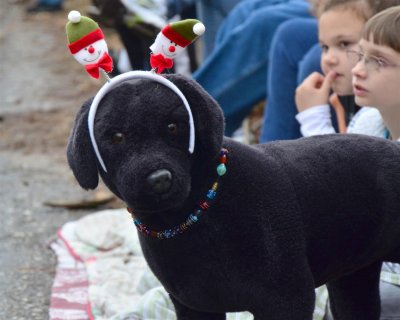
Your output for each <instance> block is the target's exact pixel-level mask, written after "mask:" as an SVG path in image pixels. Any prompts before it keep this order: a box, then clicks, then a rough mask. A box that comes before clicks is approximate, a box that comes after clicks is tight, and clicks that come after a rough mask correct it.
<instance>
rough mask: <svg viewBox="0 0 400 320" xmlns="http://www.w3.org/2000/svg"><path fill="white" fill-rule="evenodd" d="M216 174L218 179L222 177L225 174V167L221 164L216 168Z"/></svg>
mask: <svg viewBox="0 0 400 320" xmlns="http://www.w3.org/2000/svg"><path fill="white" fill-rule="evenodd" d="M217 173H218V175H219V176H220V177H222V176H223V175H224V174H225V173H226V167H225V165H224V164H223V163H221V164H220V165H219V166H218V167H217Z"/></svg>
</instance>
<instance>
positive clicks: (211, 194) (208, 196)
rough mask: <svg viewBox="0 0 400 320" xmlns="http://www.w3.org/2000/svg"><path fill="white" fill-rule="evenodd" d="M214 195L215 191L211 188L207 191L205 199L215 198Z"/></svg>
mask: <svg viewBox="0 0 400 320" xmlns="http://www.w3.org/2000/svg"><path fill="white" fill-rule="evenodd" d="M216 195H217V193H216V192H215V191H214V190H213V189H210V190H208V192H207V199H209V200H213V199H215V196H216Z"/></svg>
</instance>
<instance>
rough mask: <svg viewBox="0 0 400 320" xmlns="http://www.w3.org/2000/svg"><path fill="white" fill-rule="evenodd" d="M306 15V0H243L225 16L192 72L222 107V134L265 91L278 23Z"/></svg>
mask: <svg viewBox="0 0 400 320" xmlns="http://www.w3.org/2000/svg"><path fill="white" fill-rule="evenodd" d="M309 16H310V13H309V5H308V3H307V1H305V0H245V1H242V2H241V3H239V4H238V5H237V6H236V7H235V8H234V9H233V10H232V11H231V12H230V13H229V14H228V16H227V17H226V19H225V20H224V22H223V24H222V25H221V28H220V30H219V31H218V34H217V38H216V43H215V46H214V50H213V52H212V53H211V55H209V56H208V57H207V58H206V59H205V61H204V62H203V64H202V65H201V66H200V68H199V69H198V70H197V71H196V72H195V73H194V74H193V77H194V79H195V80H197V81H198V82H199V83H200V84H201V85H202V86H203V87H204V88H205V89H206V90H207V92H208V93H210V94H211V96H213V97H214V98H215V99H216V100H217V101H218V103H219V104H220V106H221V108H222V109H223V111H224V115H225V120H226V128H225V134H226V135H228V136H229V135H232V133H233V132H234V131H235V129H237V128H238V127H239V126H240V125H241V122H242V120H243V119H244V118H245V116H246V115H247V114H248V112H249V111H250V110H251V108H252V107H253V106H254V104H255V103H257V102H259V101H261V100H262V99H264V98H265V97H266V95H267V92H266V84H267V68H268V56H269V50H270V46H271V41H272V37H273V35H274V33H275V31H276V29H277V27H278V26H279V25H280V24H281V23H282V22H284V21H287V20H289V19H292V18H296V17H309Z"/></svg>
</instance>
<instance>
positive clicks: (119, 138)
mask: <svg viewBox="0 0 400 320" xmlns="http://www.w3.org/2000/svg"><path fill="white" fill-rule="evenodd" d="M124 140H125V135H124V134H123V133H121V132H116V133H114V134H113V136H112V143H113V144H121V143H122V142H124Z"/></svg>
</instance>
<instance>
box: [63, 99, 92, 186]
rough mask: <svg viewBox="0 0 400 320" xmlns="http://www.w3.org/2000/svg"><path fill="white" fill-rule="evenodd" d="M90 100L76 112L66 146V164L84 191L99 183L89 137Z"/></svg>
mask: <svg viewBox="0 0 400 320" xmlns="http://www.w3.org/2000/svg"><path fill="white" fill-rule="evenodd" d="M92 100H93V98H92V99H90V100H88V101H86V102H85V103H84V104H83V106H82V107H81V109H80V110H79V111H78V113H77V115H76V117H75V122H74V127H73V129H72V131H71V134H70V136H69V140H68V146H67V159H68V164H69V166H70V167H71V169H72V172H73V173H74V176H75V178H76V180H78V183H79V185H80V186H81V187H82V188H84V189H95V188H96V187H97V185H98V183H99V174H98V169H97V163H96V156H95V153H94V151H93V147H92V144H91V141H90V137H89V128H88V114H89V109H90V105H91V103H92Z"/></svg>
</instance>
